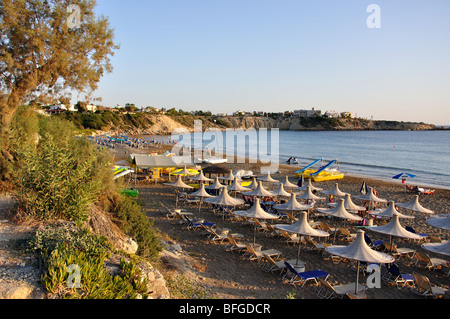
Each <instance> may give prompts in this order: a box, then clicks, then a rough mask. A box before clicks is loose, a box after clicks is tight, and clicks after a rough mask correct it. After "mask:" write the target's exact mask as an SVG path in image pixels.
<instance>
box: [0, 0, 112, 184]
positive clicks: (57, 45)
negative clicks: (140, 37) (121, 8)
mask: <svg viewBox="0 0 450 319" xmlns="http://www.w3.org/2000/svg"><path fill="white" fill-rule="evenodd" d="M73 2H74V1H73V0H46V1H41V0H21V1H17V0H2V1H0V151H1V152H0V180H2V179H6V178H8V177H9V173H8V167H9V166H10V163H11V162H12V161H13V158H12V156H11V154H10V149H9V135H10V132H9V126H10V123H11V119H12V117H13V115H14V113H15V111H16V110H17V108H18V107H19V105H21V104H26V102H27V101H29V100H32V99H37V98H39V99H41V100H42V99H44V98H54V99H56V98H57V97H60V96H61V95H64V94H65V93H67V92H70V91H77V92H80V93H84V94H86V96H91V95H92V93H93V92H94V91H95V89H96V88H97V83H98V82H99V80H100V78H101V77H102V76H103V74H104V73H105V72H110V71H111V70H112V66H111V63H110V56H112V55H113V54H114V50H116V49H118V46H117V45H116V44H115V43H114V32H113V30H112V29H111V27H110V25H109V21H108V19H107V18H106V17H103V16H101V17H97V16H96V15H95V11H94V9H95V6H96V1H95V0H77V1H75V4H76V8H78V9H79V10H75V12H70V11H69V10H68V8H69V5H72V4H73ZM73 14H78V15H79V18H80V19H79V22H80V23H79V24H77V25H76V27H72V26H71V25H70V23H69V21H70V18H71V17H72V15H73Z"/></svg>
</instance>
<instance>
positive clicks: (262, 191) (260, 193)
mask: <svg viewBox="0 0 450 319" xmlns="http://www.w3.org/2000/svg"><path fill="white" fill-rule="evenodd" d="M242 194H243V195H247V196H261V197H263V196H273V193H272V192H271V191H268V190H267V189H265V188H264V186H263V185H262V182H261V181H259V182H258V186H257V187H256V188H255V189H254V190H252V191H250V192H244V193H242Z"/></svg>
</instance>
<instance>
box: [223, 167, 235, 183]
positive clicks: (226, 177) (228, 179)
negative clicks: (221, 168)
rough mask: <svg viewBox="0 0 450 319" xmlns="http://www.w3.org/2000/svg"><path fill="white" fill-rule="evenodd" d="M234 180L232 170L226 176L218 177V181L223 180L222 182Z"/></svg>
mask: <svg viewBox="0 0 450 319" xmlns="http://www.w3.org/2000/svg"><path fill="white" fill-rule="evenodd" d="M234 178H235V176H234V175H233V170H231V169H230V171H229V173H228V175H227V176H224V177H219V179H221V180H224V181H234Z"/></svg>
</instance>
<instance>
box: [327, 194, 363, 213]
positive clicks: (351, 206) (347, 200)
mask: <svg viewBox="0 0 450 319" xmlns="http://www.w3.org/2000/svg"><path fill="white" fill-rule="evenodd" d="M328 205H329V206H331V207H335V206H337V205H338V203H328ZM344 207H345V209H346V210H347V211H349V212H358V211H362V210H366V208H365V207H363V206H358V205H356V204H355V203H353V201H352V198H351V195H350V194H346V195H345V196H344Z"/></svg>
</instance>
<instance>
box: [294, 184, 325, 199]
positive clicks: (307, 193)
mask: <svg viewBox="0 0 450 319" xmlns="http://www.w3.org/2000/svg"><path fill="white" fill-rule="evenodd" d="M297 197H298V198H300V199H307V200H320V199H325V198H324V197H319V196H317V195H314V194H313V192H312V189H311V188H310V186H307V187H306V190H305V192H304V193H303V194H301V195H298V196H297Z"/></svg>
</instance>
